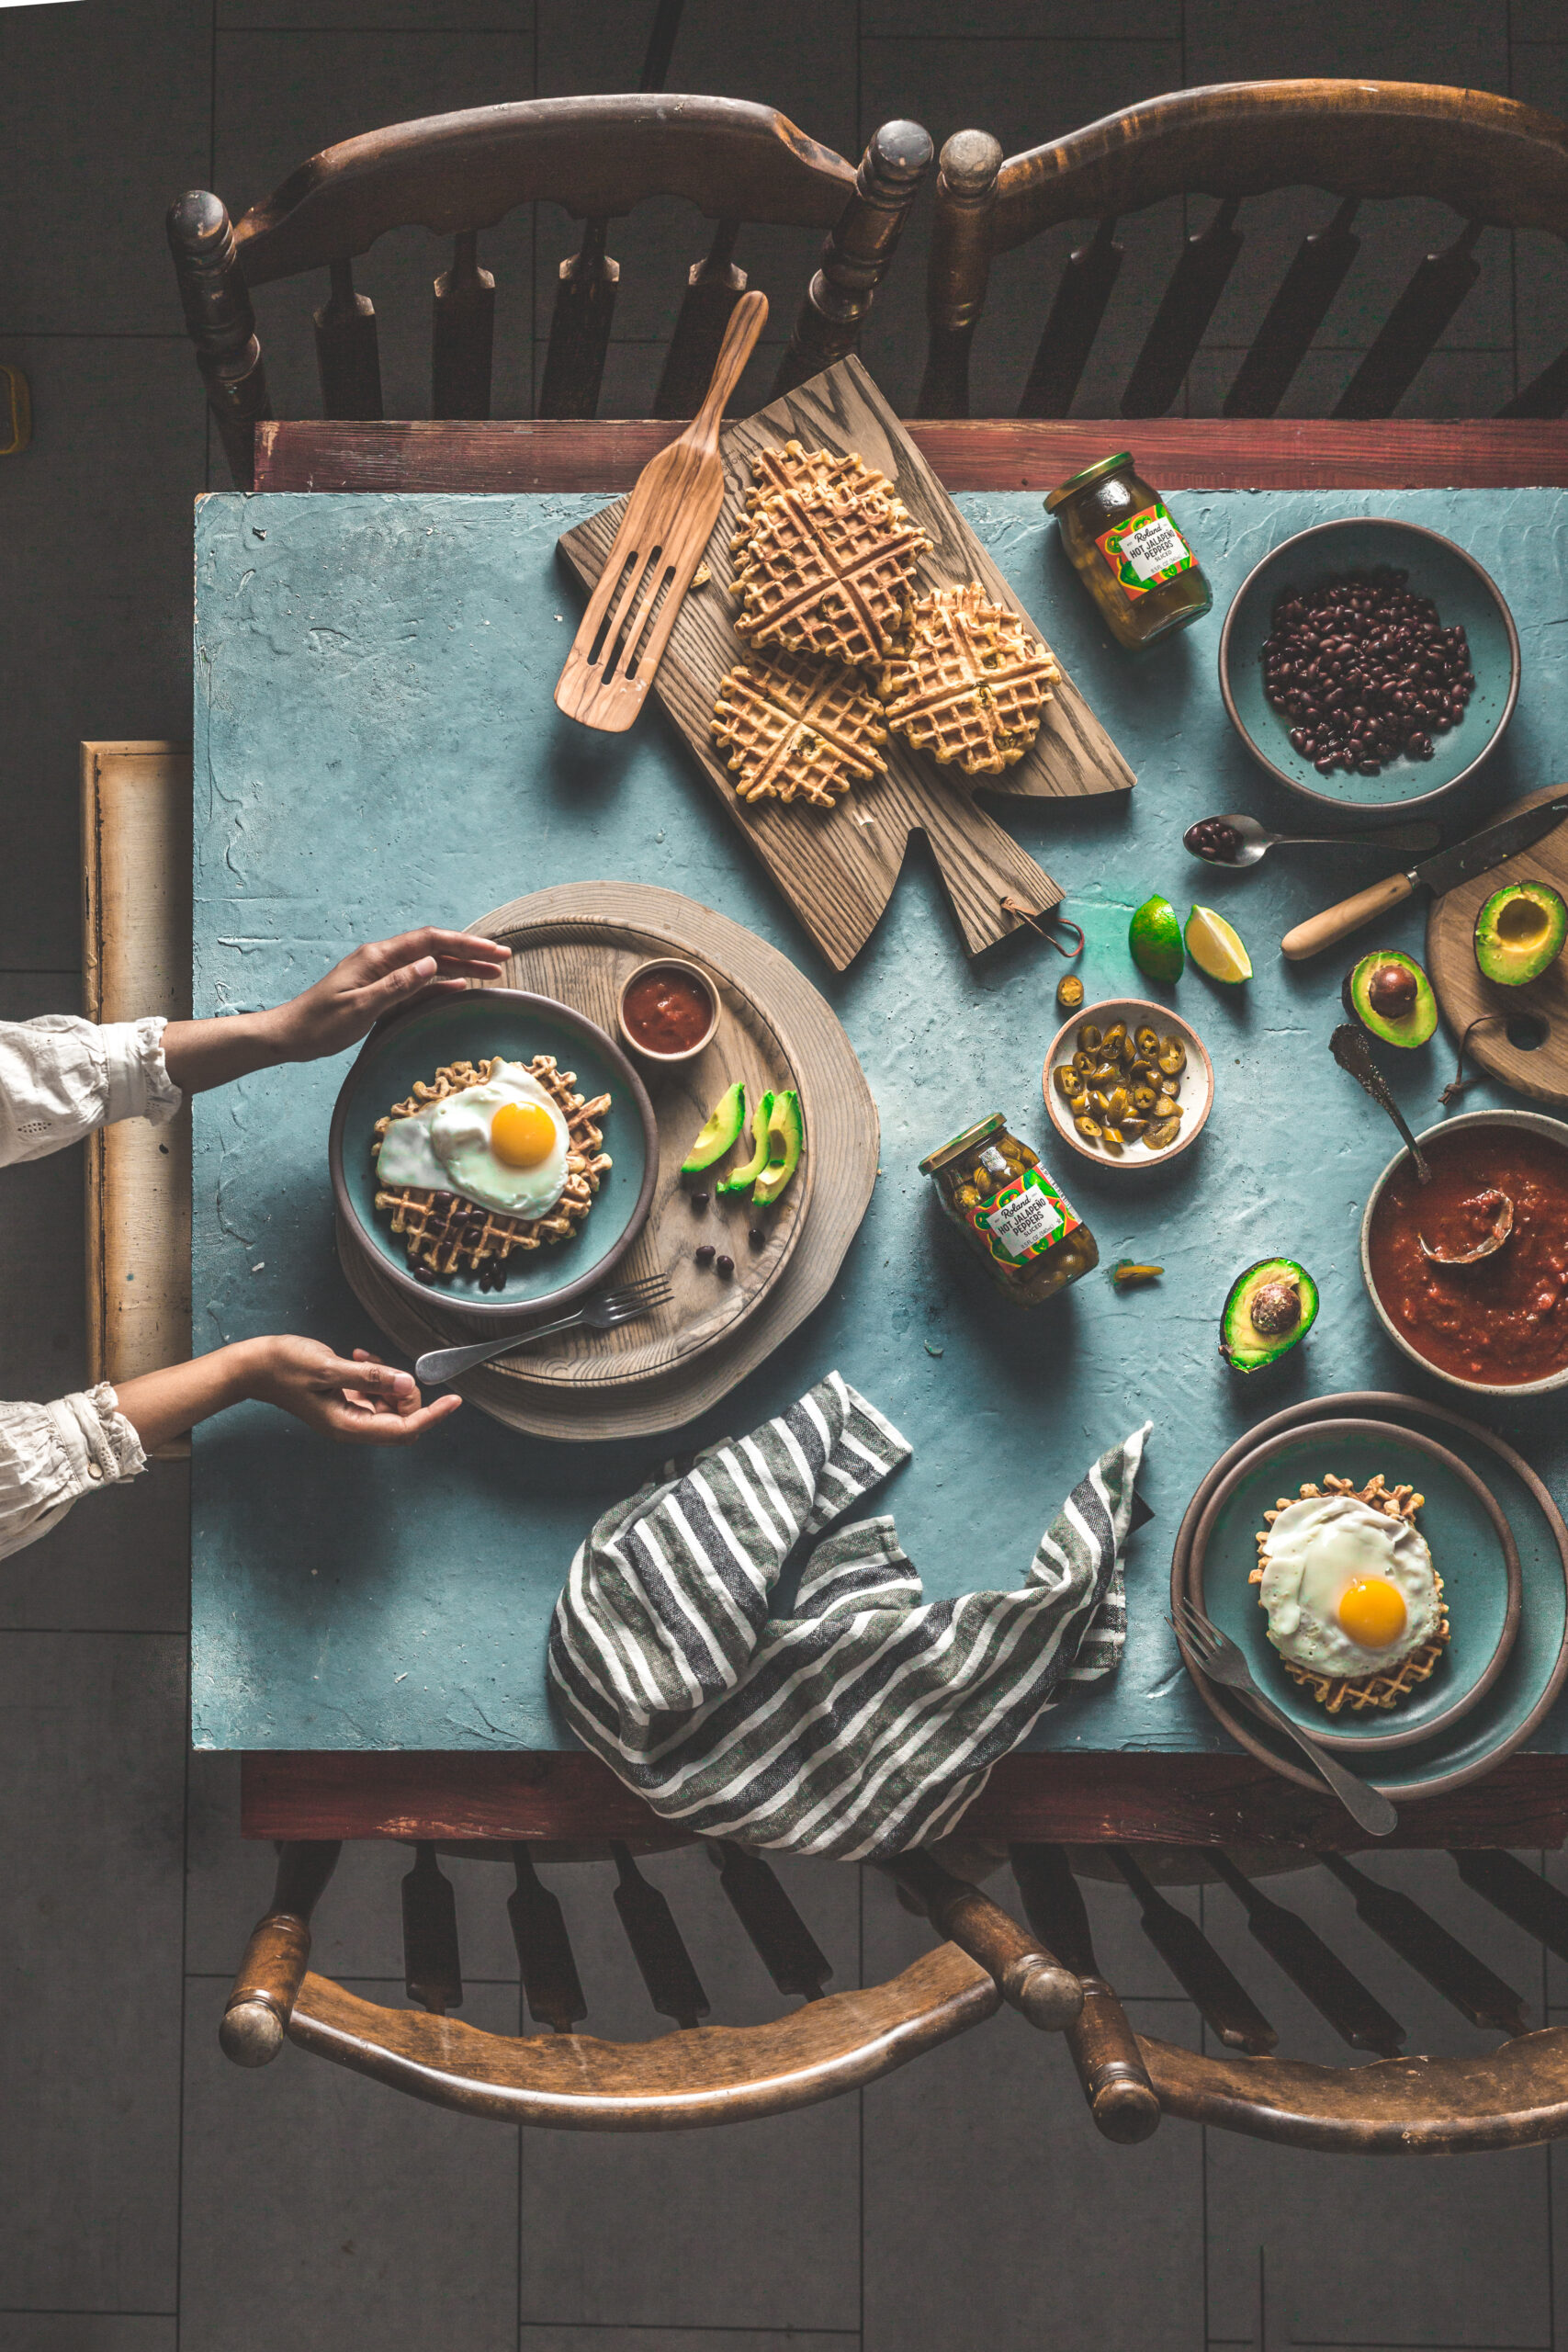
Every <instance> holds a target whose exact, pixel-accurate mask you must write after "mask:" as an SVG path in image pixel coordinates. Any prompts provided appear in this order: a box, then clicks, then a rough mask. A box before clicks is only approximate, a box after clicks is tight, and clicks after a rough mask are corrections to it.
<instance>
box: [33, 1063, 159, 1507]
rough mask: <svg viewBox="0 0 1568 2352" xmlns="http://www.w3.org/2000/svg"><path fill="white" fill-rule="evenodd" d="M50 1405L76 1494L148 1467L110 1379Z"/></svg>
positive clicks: (113, 1483) (111, 1482) (112, 1482)
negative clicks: (110, 1383)
mask: <svg viewBox="0 0 1568 2352" xmlns="http://www.w3.org/2000/svg"><path fill="white" fill-rule="evenodd" d="M137 1025H138V1026H140V1025H141V1024H140V1023H138V1024H137ZM47 1410H48V1412H49V1416H50V1419H51V1420H52V1421H53V1423H54V1426H55V1430H56V1432H57V1434H58V1436H59V1439H60V1443H61V1448H62V1452H63V1453H64V1455H65V1459H66V1463H67V1464H68V1465H69V1474H70V1484H71V1492H72V1495H73V1496H76V1495H85V1494H90V1493H91V1492H92V1489H93V1488H94V1487H112V1486H115V1485H117V1484H118V1481H119V1480H120V1479H122V1478H134V1477H135V1476H136V1474H137V1472H138V1471H139V1470H145V1468H146V1467H147V1456H146V1455H145V1453H143V1452H142V1450H141V1439H140V1438H139V1437H138V1436H137V1434H136V1431H135V1430H133V1429H132V1428H131V1426H130V1422H129V1421H128V1420H127V1419H126V1418H125V1415H124V1414H123V1413H122V1412H121V1411H120V1409H119V1398H118V1397H117V1396H116V1395H115V1393H114V1390H113V1389H112V1388H111V1387H110V1386H109V1384H108V1382H107V1380H100V1381H99V1383H98V1385H97V1386H96V1388H87V1389H83V1390H79V1391H78V1392H77V1394H76V1395H75V1396H73V1397H57V1398H55V1400H54V1401H53V1403H51V1405H50V1406H49V1407H48V1408H47Z"/></svg>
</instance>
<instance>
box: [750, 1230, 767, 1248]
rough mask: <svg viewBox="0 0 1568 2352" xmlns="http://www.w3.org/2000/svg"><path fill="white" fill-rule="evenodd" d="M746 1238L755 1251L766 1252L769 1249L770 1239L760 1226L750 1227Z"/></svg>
mask: <svg viewBox="0 0 1568 2352" xmlns="http://www.w3.org/2000/svg"><path fill="white" fill-rule="evenodd" d="M746 1238H747V1240H748V1241H749V1242H750V1244H751V1247H752V1249H753V1250H765V1249H766V1247H767V1243H768V1237H767V1235H766V1234H765V1233H764V1232H763V1230H762V1228H761V1226H760V1225H753V1226H751V1227H749V1228H748V1230H747V1234H746Z"/></svg>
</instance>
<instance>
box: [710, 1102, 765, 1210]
mask: <svg viewBox="0 0 1568 2352" xmlns="http://www.w3.org/2000/svg"><path fill="white" fill-rule="evenodd" d="M772 1117H773V1096H772V1095H771V1094H764V1095H763V1096H762V1099H761V1102H760V1103H758V1105H757V1107H756V1109H755V1110H754V1111H753V1112H752V1114H751V1145H752V1150H751V1157H750V1159H749V1160H748V1161H747V1162H746V1165H745V1167H744V1168H738V1169H737V1170H736V1171H735V1173H734V1175H733V1176H727V1177H726V1178H725V1179H724V1181H723V1182H722V1183H720V1184H716V1185H715V1187H714V1190H715V1191H716V1192H717V1193H744V1192H745V1191H746V1189H747V1187H748V1186H749V1185H751V1184H754V1183H755V1182H756V1181H757V1179H758V1177H759V1176H760V1175H761V1173H762V1170H764V1169H765V1168H766V1166H767V1164H768V1121H769V1120H770V1119H771V1118H772Z"/></svg>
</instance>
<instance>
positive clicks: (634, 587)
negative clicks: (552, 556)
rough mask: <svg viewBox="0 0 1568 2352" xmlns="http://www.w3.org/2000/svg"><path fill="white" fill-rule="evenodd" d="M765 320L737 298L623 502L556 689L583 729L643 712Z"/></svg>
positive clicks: (702, 535) (764, 312)
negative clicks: (671, 427)
mask: <svg viewBox="0 0 1568 2352" xmlns="http://www.w3.org/2000/svg"><path fill="white" fill-rule="evenodd" d="M767 317H768V298H767V296H766V295H765V294H742V296H741V297H740V300H739V302H737V304H736V305H735V308H734V310H733V311H731V312H730V314H729V324H728V326H727V327H726V329H725V331H724V341H723V343H722V344H721V345H719V352H718V358H717V360H716V363H715V366H714V371H713V380H712V381H711V383H710V384H709V385H708V388H707V392H706V394H705V398H704V401H703V404H702V406H701V408H700V409H699V410H698V411H697V413H696V415H695V416H694V418H693V419H692V422H691V423H690V424H688V425H687V427H686V430H685V431H684V433H682V435H681V437H680V439H679V440H678V441H671V444H670V447H668V449H661V450H660V453H659V455H658V457H657V458H650V459H649V463H648V464H647V465H646V466H645V467H644V468H643V469H642V472H641V473H640V474H639V475H638V477H637V487H636V489H635V490H634V491H633V492H632V494H631V496H630V498H629V499H628V500H627V501H626V513H625V514H624V515H622V517H621V527H620V529H619V530H618V531H617V532H616V533H615V545H614V546H613V547H612V548H611V549H610V552H609V555H608V557H607V558H606V560H605V563H604V571H602V572H601V573H600V575H599V582H598V585H597V587H596V588H595V589H594V591H593V594H592V597H591V598H590V600H589V605H588V610H587V611H586V612H585V613H584V614H583V616H582V622H581V627H580V628H579V629H578V632H577V635H576V636H575V637H574V638H573V639H572V643H571V651H570V653H569V654H568V655H567V657H566V667H565V669H564V670H563V671H562V672H561V673H560V677H559V679H558V682H557V685H556V707H557V708H558V709H560V710H564V711H565V713H566V715H567V717H568V718H578V719H581V722H582V724H583V726H584V727H598V728H601V729H604V732H605V733H606V734H612V735H618V734H620V733H621V732H622V730H623V729H626V728H627V727H629V726H630V725H631V723H632V721H633V719H634V718H636V717H637V712H638V711H639V710H640V709H641V708H642V706H643V699H644V697H645V695H647V693H648V689H649V683H650V682H651V680H652V677H653V673H654V672H655V671H656V670H657V669H658V667H659V663H660V658H661V656H662V654H663V651H664V648H665V646H666V644H667V643H668V642H669V639H670V632H671V628H673V627H674V625H675V616H676V614H677V613H678V612H679V611H680V609H681V605H682V601H683V599H684V597H685V594H686V591H687V589H688V588H689V587H690V586H691V584H692V575H693V573H694V571H696V568H697V566H698V564H699V563H701V561H702V560H703V557H704V555H705V552H706V549H707V543H708V541H709V539H710V538H711V537H713V526H714V525H715V524H716V522H717V520H718V510H719V508H720V507H721V506H722V505H723V503H724V466H723V462H722V460H721V459H720V457H719V454H718V423H719V419H720V417H721V416H722V415H723V414H724V411H725V405H726V403H727V401H728V399H729V395H730V394H731V392H732V391H733V390H735V387H736V385H737V384H738V383H739V381H740V376H741V371H742V369H743V368H745V365H746V362H747V361H748V359H750V356H751V353H752V350H753V348H754V346H755V345H756V341H757V337H758V336H759V335H760V334H761V332H762V329H763V327H764V326H765V325H766V323H767Z"/></svg>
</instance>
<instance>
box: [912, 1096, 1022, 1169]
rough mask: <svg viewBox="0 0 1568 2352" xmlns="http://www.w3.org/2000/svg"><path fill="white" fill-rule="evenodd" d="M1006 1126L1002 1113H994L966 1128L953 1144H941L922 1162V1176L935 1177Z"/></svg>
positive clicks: (954, 1139)
mask: <svg viewBox="0 0 1568 2352" xmlns="http://www.w3.org/2000/svg"><path fill="white" fill-rule="evenodd" d="M1006 1125H1007V1121H1006V1120H1005V1119H1004V1118H1003V1116H1002V1114H1001V1113H1000V1112H999V1111H993V1112H992V1113H991V1114H990V1116H989V1117H988V1118H986V1119H981V1120H979V1121H978V1122H977V1123H976V1125H974V1126H972V1127H965V1128H964V1133H963V1134H962V1135H961V1136H953V1141H952V1142H951V1143H944V1144H939V1145H938V1146H937V1148H936V1149H935V1151H933V1152H931V1154H930V1155H929V1157H928V1158H926V1159H922V1160H921V1162H920V1173H921V1175H922V1176H934V1175H935V1174H936V1171H937V1170H938V1169H939V1168H945V1167H946V1166H947V1164H948V1162H949V1161H950V1160H953V1159H957V1158H958V1157H959V1155H960V1154H961V1153H963V1152H965V1151H973V1150H974V1148H975V1147H976V1144H980V1143H984V1142H985V1140H986V1137H987V1136H994V1135H995V1134H996V1133H997V1131H998V1128H1000V1127H1004V1126H1006Z"/></svg>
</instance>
